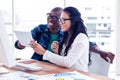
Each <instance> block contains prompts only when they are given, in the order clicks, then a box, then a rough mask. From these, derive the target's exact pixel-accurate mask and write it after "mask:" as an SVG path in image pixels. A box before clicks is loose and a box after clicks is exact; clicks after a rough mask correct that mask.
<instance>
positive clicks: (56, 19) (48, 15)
mask: <svg viewBox="0 0 120 80" xmlns="http://www.w3.org/2000/svg"><path fill="white" fill-rule="evenodd" d="M47 19H52V20H54V21H59V18H58V17H57V16H53V15H51V14H50V13H47Z"/></svg>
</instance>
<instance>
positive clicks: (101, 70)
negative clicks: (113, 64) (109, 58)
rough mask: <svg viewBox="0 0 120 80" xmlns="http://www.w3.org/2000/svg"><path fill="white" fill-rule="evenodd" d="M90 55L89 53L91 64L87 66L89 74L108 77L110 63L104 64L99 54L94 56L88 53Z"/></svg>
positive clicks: (92, 53)
mask: <svg viewBox="0 0 120 80" xmlns="http://www.w3.org/2000/svg"><path fill="white" fill-rule="evenodd" d="M90 53H91V60H92V64H91V65H89V69H88V71H89V72H90V73H94V74H99V75H102V76H108V71H109V67H110V63H108V62H106V61H105V60H104V59H103V58H101V57H100V55H99V54H96V53H94V52H90Z"/></svg>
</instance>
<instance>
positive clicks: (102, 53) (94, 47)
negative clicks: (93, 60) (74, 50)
mask: <svg viewBox="0 0 120 80" xmlns="http://www.w3.org/2000/svg"><path fill="white" fill-rule="evenodd" d="M92 44H94V45H92ZM90 51H92V52H95V53H98V54H100V56H101V57H102V58H103V59H104V60H105V61H107V62H108V61H109V60H108V58H109V59H110V63H113V60H114V57H115V55H114V54H113V53H111V52H107V51H103V50H101V49H100V48H99V47H98V46H97V45H96V44H95V43H93V42H90Z"/></svg>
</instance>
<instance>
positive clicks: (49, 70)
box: [0, 61, 112, 80]
mask: <svg viewBox="0 0 120 80" xmlns="http://www.w3.org/2000/svg"><path fill="white" fill-rule="evenodd" d="M31 64H33V65H37V66H41V67H43V69H42V71H37V72H27V73H30V74H36V75H45V74H53V73H60V72H69V71H74V70H73V69H70V68H64V67H60V66H57V65H55V64H50V63H46V62H41V61H35V62H33V63H31ZM0 67H3V66H0ZM7 69H8V70H9V71H10V72H15V71H18V70H15V69H9V68H7ZM78 72H80V73H82V74H85V75H87V76H89V77H93V78H95V79H96V80H112V79H110V78H106V77H103V76H100V75H96V74H92V73H88V72H83V71H78Z"/></svg>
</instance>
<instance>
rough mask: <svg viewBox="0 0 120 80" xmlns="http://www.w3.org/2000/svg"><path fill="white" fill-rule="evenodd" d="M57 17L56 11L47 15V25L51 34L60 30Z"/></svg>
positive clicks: (58, 15) (58, 14)
mask: <svg viewBox="0 0 120 80" xmlns="http://www.w3.org/2000/svg"><path fill="white" fill-rule="evenodd" d="M59 17H60V13H59V12H56V11H51V12H50V13H48V14H47V24H48V28H49V30H50V32H51V33H57V32H58V31H59V30H60V24H59Z"/></svg>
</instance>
